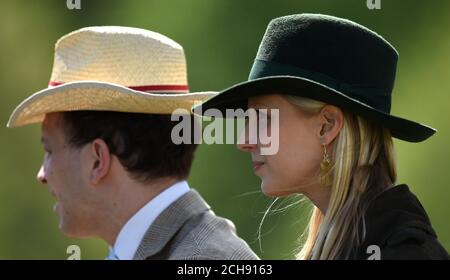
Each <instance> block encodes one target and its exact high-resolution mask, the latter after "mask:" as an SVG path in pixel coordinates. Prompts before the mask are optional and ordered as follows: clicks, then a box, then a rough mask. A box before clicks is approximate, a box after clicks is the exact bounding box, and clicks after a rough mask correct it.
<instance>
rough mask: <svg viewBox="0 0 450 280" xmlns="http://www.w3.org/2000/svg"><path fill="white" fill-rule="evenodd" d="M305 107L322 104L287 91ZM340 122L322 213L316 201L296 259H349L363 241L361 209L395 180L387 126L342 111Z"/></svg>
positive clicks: (310, 108)
mask: <svg viewBox="0 0 450 280" xmlns="http://www.w3.org/2000/svg"><path fill="white" fill-rule="evenodd" d="M287 97H288V100H289V101H290V102H291V103H293V104H295V105H297V106H299V108H300V109H302V110H304V111H305V112H311V113H318V112H319V111H320V110H321V109H322V108H323V107H324V106H325V105H326V104H325V103H323V102H320V101H316V100H312V99H308V98H302V97H296V96H287ZM343 114H344V125H343V127H342V129H341V131H340V133H339V135H338V136H337V137H336V139H335V140H334V142H333V143H332V146H333V152H332V155H331V159H332V167H331V169H330V171H329V174H328V176H330V177H331V181H332V184H331V186H330V188H331V195H330V201H329V204H328V208H327V211H326V213H325V214H323V213H322V212H321V211H320V210H319V209H318V208H317V207H314V209H313V212H312V215H311V218H310V221H309V225H308V228H307V229H306V231H305V233H304V235H306V234H307V237H306V241H305V242H304V244H303V246H302V248H301V250H300V252H299V253H298V254H297V259H337V258H339V259H348V258H350V257H351V254H352V253H353V252H352V249H355V248H356V247H357V246H358V245H360V244H361V243H362V242H363V239H364V236H365V223H364V214H365V211H366V209H367V206H368V204H369V203H370V202H371V201H372V200H373V198H375V197H376V195H377V194H379V193H380V192H382V191H383V190H385V189H387V188H389V187H390V186H392V184H394V183H395V182H396V180H397V172H396V164H395V156H394V147H393V142H392V137H391V135H390V133H389V130H387V129H385V128H383V127H381V126H380V125H377V124H375V123H374V122H372V121H369V120H367V119H365V118H363V117H360V116H357V115H355V114H351V113H349V112H345V111H343Z"/></svg>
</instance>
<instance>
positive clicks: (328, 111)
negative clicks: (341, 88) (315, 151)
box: [318, 105, 344, 145]
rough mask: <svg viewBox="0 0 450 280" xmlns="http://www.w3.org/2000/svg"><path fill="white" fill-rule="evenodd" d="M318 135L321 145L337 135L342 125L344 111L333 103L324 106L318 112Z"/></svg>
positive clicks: (326, 143)
mask: <svg viewBox="0 0 450 280" xmlns="http://www.w3.org/2000/svg"><path fill="white" fill-rule="evenodd" d="M319 123H320V126H319V131H318V137H319V139H320V141H321V143H320V144H321V145H328V144H330V143H331V142H333V140H334V139H335V138H336V137H337V136H338V135H339V132H340V131H341V129H342V127H343V126H344V113H343V112H342V110H341V109H339V108H338V107H336V106H333V105H326V106H324V107H323V108H322V109H321V110H320V113H319Z"/></svg>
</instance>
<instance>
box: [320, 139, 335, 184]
mask: <svg viewBox="0 0 450 280" xmlns="http://www.w3.org/2000/svg"><path fill="white" fill-rule="evenodd" d="M322 145H323V158H322V162H321V163H320V175H319V180H320V183H321V184H322V185H323V186H330V185H331V184H332V178H331V174H330V170H331V159H330V156H329V155H328V153H327V146H326V145H325V144H322Z"/></svg>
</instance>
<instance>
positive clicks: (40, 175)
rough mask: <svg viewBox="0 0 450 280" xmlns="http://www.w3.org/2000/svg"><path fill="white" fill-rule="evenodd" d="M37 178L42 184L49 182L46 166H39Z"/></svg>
mask: <svg viewBox="0 0 450 280" xmlns="http://www.w3.org/2000/svg"><path fill="white" fill-rule="evenodd" d="M36 179H37V180H38V181H39V183H41V184H44V185H45V184H47V178H46V177H45V170H44V166H43V165H42V166H41V168H39V171H38V174H37V176H36Z"/></svg>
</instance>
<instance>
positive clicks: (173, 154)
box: [8, 27, 257, 260]
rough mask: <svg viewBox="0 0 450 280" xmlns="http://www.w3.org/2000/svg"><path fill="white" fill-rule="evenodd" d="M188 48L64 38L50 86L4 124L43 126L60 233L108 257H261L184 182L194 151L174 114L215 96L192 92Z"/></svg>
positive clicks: (152, 40) (100, 31)
mask: <svg viewBox="0 0 450 280" xmlns="http://www.w3.org/2000/svg"><path fill="white" fill-rule="evenodd" d="M186 76H187V75H186V65H185V58H184V53H183V49H182V47H181V46H180V45H179V44H177V43H176V42H174V41H173V40H171V39H169V38H167V37H165V36H163V35H161V34H158V33H155V32H151V31H147V30H142V29H136V28H127V27H88V28H83V29H80V30H77V31H75V32H72V33H70V34H68V35H66V36H64V37H62V38H61V39H60V40H59V41H58V42H57V43H56V48H55V60H54V66H53V72H52V76H51V80H50V84H49V88H47V89H44V90H42V91H40V92H37V93H35V94H33V95H32V96H30V97H29V98H27V99H26V100H25V101H23V102H22V103H21V104H20V105H19V106H18V107H17V108H16V109H15V111H14V112H13V114H12V115H11V117H10V120H9V123H8V126H9V127H16V126H21V125H26V124H31V123H39V122H42V144H43V146H44V149H45V151H46V154H45V158H44V162H43V164H42V167H41V168H40V170H39V173H38V175H37V179H38V180H39V181H40V182H41V183H43V184H46V185H48V186H49V189H50V191H51V194H52V195H53V196H54V197H55V198H56V199H57V201H58V203H57V204H56V205H55V207H54V211H55V212H56V213H57V215H58V216H59V219H60V224H59V227H60V229H61V231H62V232H63V233H64V234H66V235H68V236H71V237H91V236H97V237H100V238H102V239H103V240H105V241H106V242H107V243H108V244H109V245H110V246H111V250H110V255H109V256H108V259H121V260H128V259H256V258H257V256H256V255H255V254H254V253H253V252H252V251H251V249H250V248H249V247H248V245H247V244H246V243H245V242H244V241H243V240H241V239H240V238H239V237H237V236H236V234H235V229H234V225H233V224H232V223H231V222H230V221H228V220H226V219H223V218H220V217H217V216H215V215H214V213H213V212H212V211H211V210H210V208H209V206H208V205H207V204H206V203H205V201H204V200H203V199H202V198H201V196H200V195H199V194H198V193H197V192H196V191H194V190H192V189H190V188H189V186H188V183H187V182H186V178H187V177H188V175H189V171H190V168H191V163H192V159H193V156H194V152H195V149H196V145H195V144H181V145H176V144H174V143H173V141H172V139H171V131H172V128H173V127H174V126H175V125H176V123H175V122H172V121H171V120H170V114H171V113H172V112H173V111H174V110H175V109H177V108H182V109H187V110H189V109H190V108H191V106H192V105H193V104H194V103H196V102H200V101H203V100H205V99H206V98H208V97H211V96H212V93H188V86H187V77H186Z"/></svg>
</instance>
